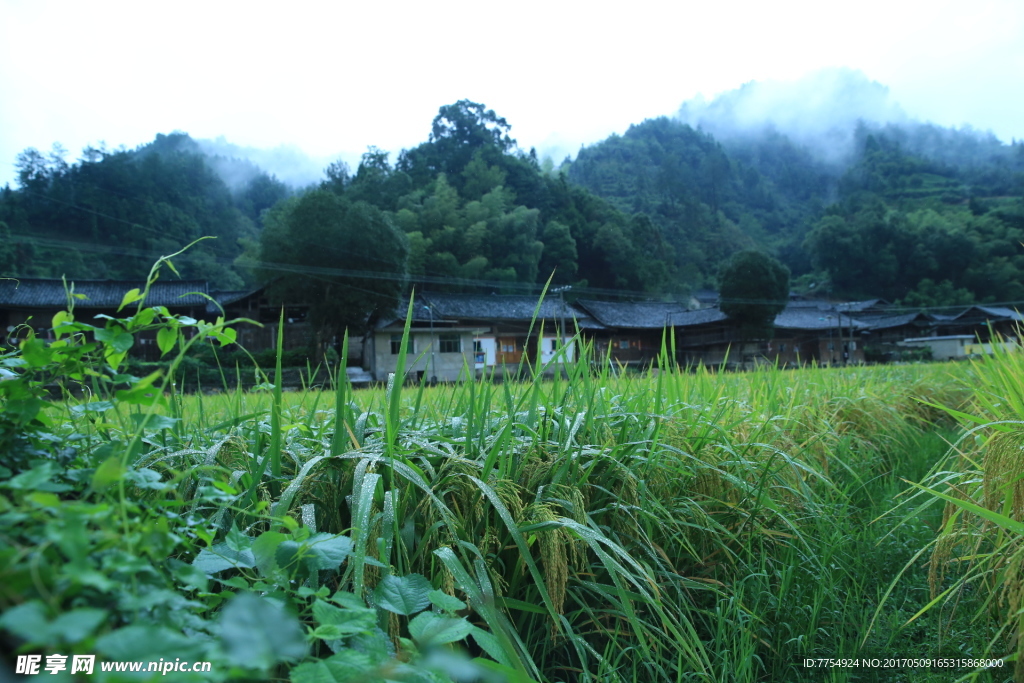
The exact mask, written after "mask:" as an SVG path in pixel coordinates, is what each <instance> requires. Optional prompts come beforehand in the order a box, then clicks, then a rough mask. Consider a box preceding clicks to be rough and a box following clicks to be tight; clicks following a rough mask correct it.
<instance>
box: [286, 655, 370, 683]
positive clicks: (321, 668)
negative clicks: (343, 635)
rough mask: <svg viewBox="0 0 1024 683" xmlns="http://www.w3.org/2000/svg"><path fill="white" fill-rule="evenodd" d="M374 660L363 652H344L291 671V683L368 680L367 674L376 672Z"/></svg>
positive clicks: (299, 666)
mask: <svg viewBox="0 0 1024 683" xmlns="http://www.w3.org/2000/svg"><path fill="white" fill-rule="evenodd" d="M374 668H376V667H375V665H374V662H373V660H371V659H370V657H368V656H367V655H365V654H363V653H362V652H356V651H355V650H342V651H341V652H339V653H337V654H336V655H333V656H331V657H328V658H327V659H319V660H316V661H313V662H305V663H303V664H299V665H298V666H297V667H295V668H294V669H292V670H291V673H290V674H289V680H290V681H291V683H343V682H344V681H352V680H379V679H368V678H367V677H366V674H368V673H370V672H371V671H373V670H374Z"/></svg>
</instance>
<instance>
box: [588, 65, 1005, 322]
mask: <svg viewBox="0 0 1024 683" xmlns="http://www.w3.org/2000/svg"><path fill="white" fill-rule="evenodd" d="M568 177H569V179H570V180H571V181H572V182H574V183H578V184H580V185H582V186H583V187H586V188H587V189H589V190H591V191H592V192H594V193H596V194H598V195H599V196H602V197H605V198H606V199H608V200H609V201H611V202H612V203H613V204H614V205H615V206H617V207H619V208H620V209H622V210H625V211H634V212H643V213H645V214H647V215H649V216H650V217H651V218H652V220H653V221H654V223H655V224H656V225H657V226H658V227H659V228H660V229H661V230H662V231H663V232H664V234H665V237H666V239H667V240H668V241H669V242H670V243H671V244H672V245H673V246H674V248H675V251H676V254H677V256H678V260H679V262H678V264H677V266H678V272H679V273H680V274H681V276H682V277H683V278H684V279H685V280H686V284H688V285H690V286H697V285H702V284H713V283H714V281H715V278H716V274H717V271H718V268H719V266H720V265H721V264H722V263H724V260H725V258H727V256H728V255H729V254H731V253H732V252H734V251H736V250H737V249H739V248H743V247H745V246H751V245H753V246H757V247H759V248H761V249H763V250H765V251H768V252H770V253H774V254H775V255H777V256H778V257H779V258H781V259H782V260H783V261H784V262H785V263H786V265H788V266H789V268H790V269H791V271H792V273H793V275H794V276H797V278H798V279H797V283H798V286H799V283H800V282H801V281H803V282H808V283H809V282H811V281H813V282H818V283H821V282H825V283H826V286H827V287H829V288H830V289H831V291H832V293H833V294H838V295H846V296H861V295H863V296H883V297H886V298H889V299H891V300H903V301H906V302H908V303H913V304H915V305H923V304H929V303H932V304H935V303H942V301H941V299H943V298H944V297H945V298H950V297H952V298H955V299H956V300H958V301H963V300H979V301H1006V300H1011V299H1012V300H1016V299H1024V287H1022V286H1021V282H1024V249H1022V247H1021V244H1020V242H1021V241H1022V238H1024V234H1022V233H1020V232H1019V228H1021V227H1024V226H1022V225H1021V222H1022V221H1021V216H1022V215H1024V207H1022V200H1021V195H1022V194H1024V144H1021V143H1017V142H1013V143H1012V144H1009V145H1007V144H1004V143H1002V142H1000V141H999V140H998V139H997V138H996V137H995V136H993V135H992V134H991V133H980V132H978V131H975V130H973V129H971V128H968V127H963V128H959V129H954V128H945V127H941V126H937V125H935V124H931V123H924V122H920V121H916V120H913V119H911V118H910V117H909V116H907V115H906V113H905V112H904V111H903V110H902V109H901V108H900V107H899V105H898V104H897V103H895V102H894V101H893V100H892V99H891V97H890V95H889V92H888V90H887V89H886V88H885V87H884V86H882V85H880V84H878V83H875V82H872V81H869V80H868V79H867V78H866V77H864V76H863V74H861V73H859V72H855V71H849V70H833V71H827V72H821V73H818V74H815V75H813V76H811V77H809V78H807V79H803V80H801V81H798V82H794V83H756V82H755V83H748V84H746V85H744V86H742V87H741V88H738V89H737V90H734V91H730V92H727V93H724V94H722V95H720V96H718V97H716V98H715V99H713V100H711V101H705V100H702V99H698V100H692V101H690V102H687V103H685V104H684V105H683V106H682V107H681V109H680V111H679V114H678V116H677V117H676V118H673V119H668V118H664V117H663V118H659V119H653V120H648V121H644V122H643V123H640V124H636V125H633V126H631V127H630V128H629V129H628V130H627V131H626V132H625V133H624V134H623V135H621V136H619V135H613V136H611V137H609V138H608V139H606V140H604V141H603V142H600V143H598V144H595V145H591V146H589V147H586V148H584V149H583V150H581V152H580V153H579V155H578V157H577V159H576V160H575V161H574V162H573V163H572V165H571V167H570V169H569V174H568ZM993 263H995V264H997V267H996V268H993V267H992V264H993ZM800 276H804V277H803V278H802V280H801V279H800Z"/></svg>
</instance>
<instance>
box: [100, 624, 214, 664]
mask: <svg viewBox="0 0 1024 683" xmlns="http://www.w3.org/2000/svg"><path fill="white" fill-rule="evenodd" d="M95 647H96V652H97V654H99V655H101V656H102V658H103V659H107V660H111V659H113V660H122V661H137V660H144V659H146V660H153V661H156V660H158V659H160V658H161V657H162V658H164V659H165V660H170V661H174V660H175V658H180V659H190V660H201V659H203V658H204V656H205V653H206V646H205V644H204V643H203V642H202V641H201V640H197V639H195V638H189V637H187V636H185V635H183V634H181V633H180V632H178V631H174V630H171V629H169V628H164V627H162V626H156V625H153V624H133V625H132V626H126V627H124V628H121V629H118V630H116V631H111V632H109V633H105V634H104V635H102V636H100V637H99V638H98V639H97V640H96V646H95Z"/></svg>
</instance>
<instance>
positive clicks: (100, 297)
mask: <svg viewBox="0 0 1024 683" xmlns="http://www.w3.org/2000/svg"><path fill="white" fill-rule="evenodd" d="M68 287H69V288H70V287H73V288H74V292H75V294H83V295H85V298H84V299H80V298H75V299H74V304H75V308H80V309H81V308H85V309H116V308H117V307H118V306H120V305H121V301H122V300H123V298H124V295H125V294H126V293H127V292H128V291H130V290H132V289H138V290H140V291H141V290H143V289H145V287H146V283H145V282H143V281H140V280H71V279H69V280H68ZM208 291H209V287H208V285H207V283H206V280H157V281H156V282H154V283H153V285H152V287H150V290H149V295H148V297H147V298H146V305H147V306H167V307H168V308H180V307H183V306H204V307H205V306H206V303H207V299H206V297H205V296H203V294H206V293H207V292H208ZM67 303H68V295H67V292H65V291H64V283H63V282H61V281H60V280H55V279H52V278H48V279H43V278H27V277H22V278H11V279H4V280H0V306H7V307H10V308H46V309H51V308H64V307H65V306H67Z"/></svg>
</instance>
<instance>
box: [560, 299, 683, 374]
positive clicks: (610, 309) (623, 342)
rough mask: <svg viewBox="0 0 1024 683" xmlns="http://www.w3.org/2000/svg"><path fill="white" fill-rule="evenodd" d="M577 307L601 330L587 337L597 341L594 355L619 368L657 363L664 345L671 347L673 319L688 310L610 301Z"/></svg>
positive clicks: (679, 306)
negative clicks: (668, 331)
mask: <svg viewBox="0 0 1024 683" xmlns="http://www.w3.org/2000/svg"><path fill="white" fill-rule="evenodd" d="M576 306H577V307H578V308H580V309H582V310H583V311H585V312H586V313H589V314H590V315H591V316H592V317H593V318H594V319H595V320H597V322H599V323H600V324H601V327H600V328H593V327H591V328H589V329H587V331H586V335H587V337H588V338H589V339H592V340H593V342H594V356H595V357H596V358H598V359H601V360H602V361H604V360H605V359H609V360H610V361H611V362H613V363H615V364H617V365H623V366H636V367H643V366H649V365H651V364H652V363H654V362H655V361H657V359H658V356H659V354H660V353H661V351H662V347H663V345H666V346H670V342H671V335H667V334H666V330H671V329H672V326H673V322H672V317H673V316H674V315H676V314H678V313H684V312H686V310H687V307H686V305H684V304H680V303H675V302H672V303H662V302H651V301H644V302H635V301H634V302H611V301H592V300H580V301H577V302H576Z"/></svg>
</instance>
